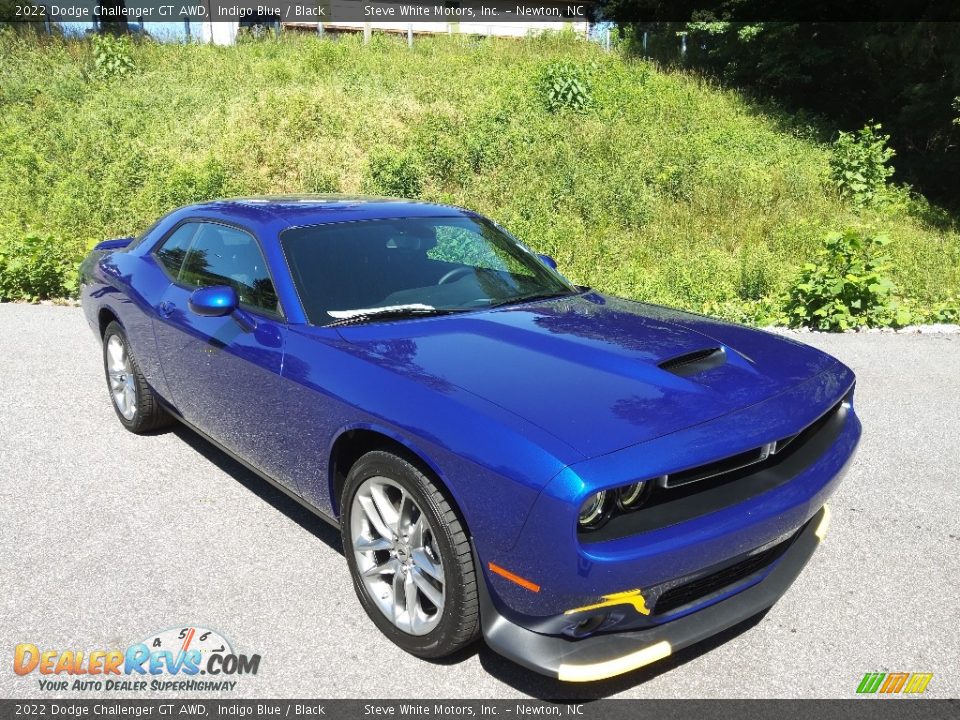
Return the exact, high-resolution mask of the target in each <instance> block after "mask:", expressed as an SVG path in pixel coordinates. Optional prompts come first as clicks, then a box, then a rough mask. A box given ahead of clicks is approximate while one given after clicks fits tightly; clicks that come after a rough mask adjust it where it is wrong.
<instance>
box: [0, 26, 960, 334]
mask: <svg viewBox="0 0 960 720" xmlns="http://www.w3.org/2000/svg"><path fill="white" fill-rule="evenodd" d="M117 52H118V53H119V54H120V55H123V56H125V57H126V60H124V62H121V63H118V64H116V66H115V67H114V65H111V64H110V63H109V62H105V61H103V59H102V58H100V62H98V58H97V57H95V54H94V49H93V46H92V45H91V43H89V42H87V41H64V40H60V39H56V38H53V39H50V38H39V39H38V38H32V37H24V36H18V35H15V34H13V33H12V32H10V31H5V32H0V148H2V150H0V273H2V274H3V275H5V279H2V280H0V298H3V297H4V296H6V298H7V299H17V298H18V297H27V298H34V299H35V298H37V297H42V296H44V295H50V294H52V295H57V294H63V293H64V292H69V291H70V290H71V288H70V276H71V269H72V268H73V267H74V265H75V263H76V262H77V260H78V258H79V257H80V256H81V254H82V253H83V252H84V251H85V250H86V249H87V248H88V247H89V246H90V245H91V244H92V243H94V242H96V241H98V240H101V239H103V238H106V237H112V236H119V235H126V234H133V233H137V232H140V231H142V230H143V229H144V228H145V227H147V226H148V225H149V224H150V223H151V222H152V221H153V220H154V219H156V218H157V217H158V216H159V215H161V214H162V213H165V212H167V211H168V210H170V209H172V208H174V207H176V206H178V205H182V204H185V203H189V202H191V201H195V200H203V199H209V198H214V197H220V196H234V195H244V194H266V193H290V192H296V193H300V192H344V193H356V192H372V193H390V194H401V195H410V196H414V197H422V198H426V199H429V200H439V201H442V202H448V203H454V204H457V205H463V206H466V207H469V208H472V209H476V210H478V211H480V212H483V213H485V214H487V215H489V216H490V217H492V218H494V219H495V220H497V221H499V222H500V223H502V224H503V225H504V226H506V227H507V228H509V229H510V230H512V231H513V232H514V233H515V234H516V235H517V236H518V237H520V238H521V239H523V240H524V241H526V242H527V243H528V244H529V245H531V246H532V247H534V248H535V249H536V250H537V251H539V252H543V253H548V254H550V255H553V256H554V257H555V258H556V259H557V261H558V263H559V265H560V268H561V270H562V271H563V272H564V273H565V274H566V275H567V276H568V277H570V278H571V279H573V280H575V281H576V282H578V283H582V284H586V285H591V286H594V287H596V288H598V289H601V290H603V291H606V292H610V293H614V294H618V295H623V296H626V297H631V298H641V299H646V300H650V301H654V302H661V303H665V304H672V305H678V306H682V307H685V308H689V309H693V310H698V311H704V310H706V311H708V312H712V313H717V314H723V315H727V316H730V317H734V318H740V319H748V320H751V319H752V320H756V321H758V322H765V321H766V320H767V319H768V318H767V316H768V314H769V312H768V311H769V309H770V307H772V306H775V305H776V304H777V302H779V301H778V300H777V298H785V297H786V293H787V291H788V290H789V288H790V285H791V283H792V282H793V281H794V278H796V277H797V273H798V272H799V271H800V268H801V266H802V265H803V264H804V263H805V262H807V261H810V260H812V259H813V258H814V257H815V254H816V252H817V250H818V249H819V248H821V246H822V245H823V242H824V238H825V236H826V235H827V234H828V233H829V232H832V231H843V230H845V229H847V228H857V229H859V231H860V232H862V233H864V234H871V235H872V234H877V233H882V234H884V235H886V236H887V237H888V238H889V239H890V242H889V244H888V245H886V252H887V253H888V255H889V257H890V261H891V268H890V276H891V278H892V280H893V281H894V282H895V283H896V284H897V287H898V288H899V292H900V293H902V294H904V295H906V296H909V297H911V298H914V299H915V301H916V304H917V306H918V307H928V306H929V307H932V306H934V305H935V304H937V303H943V302H950V300H949V297H950V295H951V293H952V294H954V295H955V294H956V293H957V288H960V235H958V233H957V230H956V227H955V225H954V224H953V223H952V221H950V220H949V219H945V217H944V215H943V214H942V213H939V212H936V211H935V210H934V209H931V208H930V207H929V206H928V205H927V204H926V203H925V202H924V201H923V200H922V198H920V199H918V198H911V197H910V196H909V194H908V193H907V192H906V191H898V190H893V191H891V192H890V194H889V197H888V198H887V199H886V200H885V201H884V202H883V203H878V204H873V205H870V206H862V205H858V204H855V203H853V202H851V201H850V200H847V199H844V198H843V197H841V195H840V194H839V193H838V191H837V189H836V186H835V184H834V183H832V182H831V179H830V158H831V153H832V150H831V147H830V146H828V145H824V144H822V143H818V142H816V141H815V140H814V139H812V138H814V137H816V135H815V133H814V132H813V131H812V130H810V129H809V128H806V127H804V126H802V125H799V124H797V123H792V122H791V121H790V120H789V118H788V117H787V116H785V115H783V114H781V113H777V112H775V111H764V110H763V109H761V108H758V107H757V106H756V105H754V104H750V103H749V102H747V101H746V100H744V99H742V98H741V96H739V95H738V94H737V93H735V92H732V91H721V90H719V89H717V88H716V87H715V86H712V85H711V84H709V83H708V82H706V81H704V80H702V79H699V78H698V77H697V76H694V75H687V74H683V73H677V72H663V71H660V70H658V69H657V68H656V67H655V66H653V65H651V64H648V63H645V62H641V61H633V60H628V59H625V58H624V57H622V56H620V55H619V54H617V53H605V52H603V51H602V50H601V49H600V48H598V47H595V46H594V45H591V44H588V43H585V42H582V41H577V40H575V39H573V38H572V37H562V36H549V37H543V38H539V39H529V40H525V41H511V40H499V41H497V40H479V41H473V40H469V39H466V38H448V37H440V38H433V39H419V38H418V39H417V41H416V43H415V46H414V48H413V49H412V50H411V49H409V48H407V47H406V45H405V44H404V43H403V42H402V41H400V40H398V39H395V38H391V37H386V36H382V35H379V34H378V35H375V36H374V40H373V42H372V43H371V44H370V45H368V46H363V45H362V44H361V43H360V40H359V38H357V37H343V38H341V39H339V40H330V39H326V40H324V39H318V38H314V37H311V36H285V37H284V38H283V39H282V40H280V41H274V40H270V41H262V42H248V43H244V44H240V45H237V46H236V47H214V46H204V45H197V44H192V45H176V44H166V45H160V44H154V43H149V42H148V43H143V44H136V45H133V46H131V47H130V48H129V49H123V48H120V49H119V50H118V51H117ZM108 60H109V58H108ZM128 61H129V62H128ZM558 73H559V75H558ZM571 76H572V77H575V78H579V80H578V83H577V85H576V87H574V95H577V93H581V92H582V95H583V97H581V98H579V99H578V98H577V97H574V98H573V101H572V102H559V103H558V102H554V101H553V100H556V98H555V97H554V95H555V89H556V88H555V87H554V86H555V85H556V83H557V81H558V78H559V81H563V79H564V78H565V77H566V78H569V77H571ZM580 81H582V83H581V82H580ZM581 85H582V87H581ZM552 88H553V89H552ZM577 88H580V89H577ZM564 92H566V90H564ZM561 100H562V98H561ZM27 256H30V257H34V256H35V260H36V263H37V264H39V265H42V267H40V268H39V269H37V268H36V267H29V268H28V267H26V266H25V264H24V263H25V261H24V260H23V258H24V257H27ZM44 263H46V265H44ZM47 266H49V267H47ZM18 273H19V274H18ZM24 273H28V274H29V273H35V274H37V275H38V277H40V278H41V280H31V279H30V277H32V276H30V277H28V278H27V280H25V281H20V280H17V278H20V277H21V276H22V275H23V274H24ZM44 278H47V279H44ZM61 280H63V282H61ZM30 282H33V286H30V284H29V283H30ZM18 283H19V284H18ZM25 283H26V284H25ZM44 283H46V285H44ZM58 283H60V284H61V287H58V286H57V285H58ZM64 283H65V285H66V287H63V284H64ZM30 287H34V289H33V290H31V289H29V288H30ZM24 288H27V289H24Z"/></svg>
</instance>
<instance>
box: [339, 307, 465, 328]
mask: <svg viewBox="0 0 960 720" xmlns="http://www.w3.org/2000/svg"><path fill="white" fill-rule="evenodd" d="M459 312H464V310H461V309H452V310H451V309H443V308H435V307H432V306H430V305H422V304H420V303H414V304H410V305H391V306H389V307H378V308H358V309H356V310H328V311H327V314H328V315H333V316H334V317H335V318H337V319H336V320H334V321H333V322H330V323H327V325H326V326H327V327H343V326H345V325H360V324H362V323H365V322H373V321H376V320H402V319H404V318H416V317H436V316H438V315H452V314H454V313H459Z"/></svg>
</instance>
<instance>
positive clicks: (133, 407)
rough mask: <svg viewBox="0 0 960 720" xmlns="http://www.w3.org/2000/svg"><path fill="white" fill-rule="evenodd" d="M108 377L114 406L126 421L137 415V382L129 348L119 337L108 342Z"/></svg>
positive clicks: (111, 337)
mask: <svg viewBox="0 0 960 720" xmlns="http://www.w3.org/2000/svg"><path fill="white" fill-rule="evenodd" d="M107 377H108V378H109V380H110V395H111V396H112V397H113V404H114V405H116V406H117V410H119V411H120V414H121V415H123V417H124V418H125V419H126V420H133V417H134V416H135V415H136V414H137V382H136V376H135V375H134V372H133V362H132V361H131V359H130V354H129V353H128V352H127V346H126V344H125V343H124V342H123V338H121V337H120V336H119V335H111V336H110V339H109V340H108V341H107Z"/></svg>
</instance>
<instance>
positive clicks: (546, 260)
mask: <svg viewBox="0 0 960 720" xmlns="http://www.w3.org/2000/svg"><path fill="white" fill-rule="evenodd" d="M537 257H539V258H540V259H541V260H543V264H544V265H549V266H550V267H552V268H553V269H554V270H556V269H557V261H556V260H554V259H553V258H552V257H550V256H549V255H538V256H537Z"/></svg>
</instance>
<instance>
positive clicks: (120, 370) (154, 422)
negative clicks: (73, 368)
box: [103, 321, 173, 434]
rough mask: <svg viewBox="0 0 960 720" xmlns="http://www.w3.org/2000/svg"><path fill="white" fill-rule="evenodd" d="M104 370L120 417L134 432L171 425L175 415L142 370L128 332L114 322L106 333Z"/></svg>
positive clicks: (144, 431)
mask: <svg viewBox="0 0 960 720" xmlns="http://www.w3.org/2000/svg"><path fill="white" fill-rule="evenodd" d="M103 371H104V374H105V375H106V378H107V389H108V390H109V392H110V400H111V403H112V404H113V409H114V410H115V411H116V413H117V417H118V418H119V419H120V422H121V423H122V424H123V426H124V427H125V428H126V429H127V430H129V431H130V432H132V433H137V434H141V433H146V432H150V431H151V430H156V429H158V428H161V427H165V426H167V425H170V424H171V423H172V422H173V418H172V417H170V414H169V413H168V412H167V411H166V410H164V409H163V407H162V406H161V405H160V398H159V397H158V396H157V394H156V392H154V390H153V388H152V387H150V385H149V383H147V379H146V378H145V377H144V376H143V373H142V372H140V367H139V366H138V365H137V361H136V359H135V358H134V357H133V353H132V352H131V350H130V343H129V341H128V340H127V334H126V333H125V332H124V330H123V326H122V325H120V323H118V322H116V321H113V322H111V323H110V324H109V325H107V329H106V330H105V331H104V333H103Z"/></svg>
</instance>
